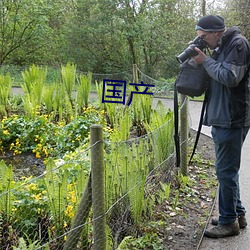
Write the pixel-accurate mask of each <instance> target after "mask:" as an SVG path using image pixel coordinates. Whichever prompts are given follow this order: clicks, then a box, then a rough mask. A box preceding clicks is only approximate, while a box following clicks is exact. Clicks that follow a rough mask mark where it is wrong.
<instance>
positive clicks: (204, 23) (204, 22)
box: [195, 15, 225, 32]
mask: <svg viewBox="0 0 250 250" xmlns="http://www.w3.org/2000/svg"><path fill="white" fill-rule="evenodd" d="M195 30H204V31H207V32H209V31H224V30H225V24H224V19H223V18H222V17H221V16H213V15H208V16H203V17H202V18H201V19H200V20H199V21H198V23H197V25H196V26H195Z"/></svg>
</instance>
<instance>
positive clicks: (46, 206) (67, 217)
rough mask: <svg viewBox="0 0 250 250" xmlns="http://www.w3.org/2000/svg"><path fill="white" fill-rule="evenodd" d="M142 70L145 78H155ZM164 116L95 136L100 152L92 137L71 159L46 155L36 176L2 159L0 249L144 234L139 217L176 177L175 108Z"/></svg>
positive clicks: (88, 244) (107, 244)
mask: <svg viewBox="0 0 250 250" xmlns="http://www.w3.org/2000/svg"><path fill="white" fill-rule="evenodd" d="M140 75H141V76H140V77H141V78H140V79H141V80H142V81H145V82H146V83H147V84H150V83H153V84H155V83H156V82H157V81H156V80H154V79H152V78H150V77H148V76H147V75H145V74H143V73H142V72H140ZM102 77H103V76H102ZM109 77H111V76H109ZM115 77H116V76H115ZM115 79H116V78H115ZM168 90H169V91H172V90H171V87H169V89H168ZM183 107H184V108H185V102H183V105H182V106H181V109H182V108H183ZM185 119H186V118H185ZM166 120H167V121H166V122H165V123H163V124H162V125H161V126H159V127H158V128H157V129H154V128H151V132H149V133H147V134H145V135H143V136H140V137H136V138H130V139H129V140H124V141H115V140H109V139H107V138H105V137H104V139H97V144H101V145H102V146H103V149H99V150H101V151H98V152H97V153H94V158H93V152H92V151H91V150H93V147H95V144H94V143H92V144H94V145H91V146H89V147H88V148H86V147H85V148H79V149H78V150H77V151H76V152H74V157H73V158H71V157H69V156H68V157H65V158H64V159H61V160H53V159H48V160H47V162H45V164H44V165H43V166H41V167H42V169H43V173H42V174H40V175H37V176H33V175H31V176H30V177H20V178H18V179H17V178H16V176H15V171H14V170H13V169H12V167H11V165H6V163H5V162H3V161H1V163H0V164H1V166H0V179H1V182H0V190H1V193H0V211H1V213H0V246H1V249H98V250H101V249H118V248H119V246H120V245H121V244H123V243H124V242H125V240H126V239H127V238H128V237H136V235H138V234H140V233H142V232H140V231H138V228H139V225H140V223H141V222H142V221H146V220H150V218H152V217H153V215H154V204H155V202H156V200H157V199H160V197H161V196H162V194H161V192H162V189H161V183H170V182H171V178H172V174H173V172H174V167H175V160H174V159H175V153H174V141H173V134H174V131H173V130H174V126H173V114H171V113H169V116H168V117H167V119H166ZM131 134H132V133H131ZM92 136H93V135H92ZM183 143H185V141H183ZM102 150H103V153H104V158H103V159H102V155H101V154H102V153H101V152H102ZM91 156H92V158H91ZM102 160H103V161H104V166H103V167H104V168H103V169H104V173H103V174H104V180H103V183H102V182H101V180H100V179H98V178H97V182H93V174H95V175H94V178H95V176H96V173H97V174H100V172H101V170H100V169H99V170H96V171H95V172H93V164H94V167H96V165H98V162H100V161H102ZM93 162H94V163H93ZM17 183H18V185H17ZM98 187H99V188H100V187H101V189H98ZM96 188H97V189H96ZM93 190H95V191H93ZM96 190H97V191H96ZM98 190H99V191H98ZM100 190H103V193H104V194H105V197H104V198H105V202H104V205H105V210H104V212H102V211H99V214H98V215H97V216H95V215H94V213H95V212H94V210H95V209H96V208H97V209H98V208H99V207H101V206H103V200H102V199H103V197H102V192H101V191H100ZM93 195H94V197H93ZM104 219H105V224H103V220H104ZM99 227H100V228H99Z"/></svg>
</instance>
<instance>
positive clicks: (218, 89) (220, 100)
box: [193, 15, 250, 238]
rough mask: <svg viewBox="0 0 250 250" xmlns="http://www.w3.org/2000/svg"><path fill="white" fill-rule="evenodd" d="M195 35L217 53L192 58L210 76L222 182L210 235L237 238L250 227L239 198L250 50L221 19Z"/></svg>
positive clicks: (249, 105)
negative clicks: (215, 217)
mask: <svg viewBox="0 0 250 250" xmlns="http://www.w3.org/2000/svg"><path fill="white" fill-rule="evenodd" d="M195 30H196V33H197V35H198V36H200V37H201V38H203V39H204V40H205V42H207V44H208V47H209V48H210V49H211V50H213V53H212V56H211V57H209V56H207V55H205V54H204V53H203V52H202V51H201V50H199V49H198V48H195V50H196V51H197V52H198V55H197V56H194V57H193V59H194V60H195V61H196V63H198V64H203V67H204V68H205V70H206V71H207V73H208V75H209V76H210V78H211V80H210V84H209V87H208V102H207V107H206V114H205V117H204V125H207V126H212V131H211V132H212V137H213V141H214V144H215V153H216V175H217V177H218V181H219V218H218V219H213V220H212V224H213V225H214V227H212V228H210V229H207V230H206V231H205V235H206V236H207V237H212V238H221V237H226V236H233V235H238V234H239V232H240V228H245V227H246V226H247V222H246V218H245V213H246V211H245V208H244V207H243V205H242V202H241V200H240V190H239V169H240V161H241V149H242V145H243V142H244V140H245V138H246V135H247V133H248V130H249V126H250V79H249V78H250V77H249V71H250V67H249V64H250V46H249V42H248V41H247V40H246V38H245V37H244V36H242V34H241V32H240V30H239V29H238V28H237V27H235V26H234V27H231V28H229V29H228V30H226V29H225V25H224V19H223V18H222V17H220V16H214V15H208V16H204V17H202V18H201V19H200V20H199V21H198V23H197V25H196V27H195Z"/></svg>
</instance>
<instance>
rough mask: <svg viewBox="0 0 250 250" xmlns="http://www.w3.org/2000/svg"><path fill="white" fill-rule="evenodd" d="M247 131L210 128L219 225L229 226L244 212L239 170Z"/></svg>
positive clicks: (242, 129)
mask: <svg viewBox="0 0 250 250" xmlns="http://www.w3.org/2000/svg"><path fill="white" fill-rule="evenodd" d="M248 130H249V127H245V128H234V129H225V128H220V127H212V136H213V140H214V143H215V154H216V175H217V178H218V181H219V214H220V215H219V224H231V223H233V222H234V221H235V220H236V218H237V217H238V216H239V215H242V214H245V212H246V211H245V208H244V207H243V206H242V204H241V200H240V189H239V169H240V161H241V149H242V145H243V142H244V140H245V138H246V135H247V132H248Z"/></svg>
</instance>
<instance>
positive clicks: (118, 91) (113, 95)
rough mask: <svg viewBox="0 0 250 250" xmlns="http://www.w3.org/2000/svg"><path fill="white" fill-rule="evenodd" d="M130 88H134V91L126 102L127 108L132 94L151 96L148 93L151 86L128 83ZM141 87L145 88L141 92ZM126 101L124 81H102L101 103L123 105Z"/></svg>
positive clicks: (150, 93)
mask: <svg viewBox="0 0 250 250" xmlns="http://www.w3.org/2000/svg"><path fill="white" fill-rule="evenodd" d="M129 85H131V86H135V90H136V91H131V94H130V98H129V100H128V104H127V105H128V106H129V105H130V104H131V102H132V99H133V95H134V94H146V95H153V93H152V92H148V88H149V87H154V86H155V85H153V84H144V83H143V82H142V81H141V83H129ZM141 87H145V88H144V90H143V91H141V90H140V89H141ZM125 99H126V81H119V80H107V79H105V80H103V92H102V103H104V102H111V103H122V104H123V105H124V104H125Z"/></svg>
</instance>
